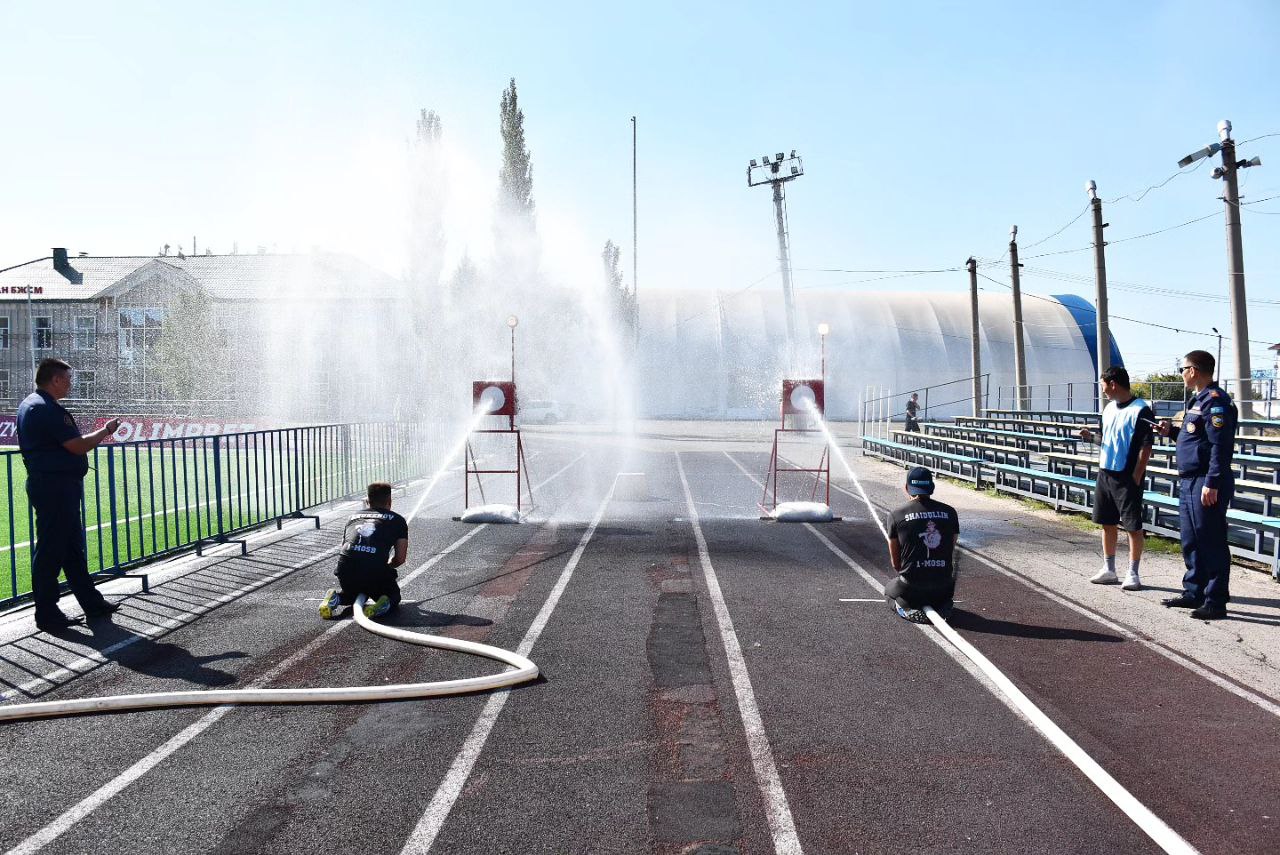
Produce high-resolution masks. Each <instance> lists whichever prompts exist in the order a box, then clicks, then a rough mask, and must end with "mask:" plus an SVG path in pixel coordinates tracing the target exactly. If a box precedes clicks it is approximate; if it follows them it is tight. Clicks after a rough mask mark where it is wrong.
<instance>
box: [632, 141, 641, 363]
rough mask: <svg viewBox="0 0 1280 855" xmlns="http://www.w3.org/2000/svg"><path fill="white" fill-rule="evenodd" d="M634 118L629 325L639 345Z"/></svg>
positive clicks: (638, 263)
mask: <svg viewBox="0 0 1280 855" xmlns="http://www.w3.org/2000/svg"><path fill="white" fill-rule="evenodd" d="M636 222H637V221H636V117H635V116H632V117H631V302H632V304H633V306H634V311H635V313H636V316H635V320H634V323H633V324H632V325H631V327H632V332H633V333H634V334H635V340H636V341H635V343H636V344H637V345H638V344H639V343H640V291H639V287H640V286H639V276H640V274H639V273H638V272H637V271H638V270H639V265H640V261H639V259H640V249H639V244H638V243H637V242H636V235H637V226H636Z"/></svg>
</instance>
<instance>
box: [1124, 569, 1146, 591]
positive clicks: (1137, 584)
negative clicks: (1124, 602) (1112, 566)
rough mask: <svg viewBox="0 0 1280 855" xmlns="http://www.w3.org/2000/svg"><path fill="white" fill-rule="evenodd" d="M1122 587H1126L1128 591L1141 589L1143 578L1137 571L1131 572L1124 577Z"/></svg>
mask: <svg viewBox="0 0 1280 855" xmlns="http://www.w3.org/2000/svg"><path fill="white" fill-rule="evenodd" d="M1120 587H1121V588H1124V589H1125V590H1126V591H1141V590H1142V580H1141V579H1139V578H1138V574H1137V573H1130V574H1129V575H1128V576H1125V577H1124V584H1123V585H1121V586H1120Z"/></svg>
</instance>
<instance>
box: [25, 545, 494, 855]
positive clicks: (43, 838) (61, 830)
mask: <svg viewBox="0 0 1280 855" xmlns="http://www.w3.org/2000/svg"><path fill="white" fill-rule="evenodd" d="M483 529H484V526H483V525H481V526H478V527H477V528H475V529H474V530H472V531H469V532H467V533H466V534H465V535H463V536H462V537H460V538H458V539H457V540H455V541H454V542H453V543H451V544H450V545H449V546H448V547H446V548H445V549H444V551H443V552H439V553H437V554H436V555H433V556H432V557H431V558H430V560H428V561H427V562H426V563H425V564H423V565H422V566H421V567H419V568H418V569H417V570H415V571H413V573H412V574H410V575H409V576H408V577H407V578H406V579H405V580H404V581H405V584H408V583H409V582H410V581H412V580H413V579H416V578H417V577H418V576H419V575H421V574H422V573H424V572H426V571H427V570H429V569H431V567H433V566H434V565H435V564H436V563H438V562H439V561H441V560H443V559H444V557H445V556H446V555H448V554H449V553H451V552H453V551H454V550H455V549H457V548H458V547H459V546H461V545H462V544H464V543H466V542H467V541H468V540H470V539H471V538H473V537H475V536H476V535H477V534H479V533H480V532H481V531H482V530H483ZM354 625H355V621H343V622H341V623H337V624H334V625H333V626H331V627H329V628H328V629H327V630H325V631H324V632H322V633H321V634H320V635H318V636H317V637H315V638H313V639H312V640H311V641H310V642H309V643H307V644H306V645H305V646H303V647H302V648H300V649H299V650H297V651H295V652H294V653H293V654H292V655H290V656H289V657H287V658H286V659H284V660H283V661H282V662H280V663H279V664H278V665H276V666H275V667H274V668H272V669H271V670H269V671H267V672H266V673H265V674H263V675H262V676H261V677H259V678H258V679H256V680H254V681H253V682H252V683H250V684H249V688H258V687H260V686H264V685H266V684H267V683H269V682H271V681H272V680H274V679H275V678H276V677H279V676H280V675H281V674H283V673H285V672H286V671H287V670H289V669H290V668H292V667H293V666H294V665H296V664H297V663H298V662H300V661H301V660H302V659H304V658H306V657H307V656H309V655H311V654H312V653H314V652H315V651H316V649H318V648H319V647H320V645H322V644H323V643H324V642H325V641H327V640H328V639H329V638H331V637H332V636H333V635H334V634H336V633H338V632H341V631H342V630H344V629H346V628H347V627H350V626H354ZM233 709H235V707H233V706H221V707H215V708H214V709H212V710H210V711H209V712H207V713H205V714H204V715H203V716H201V717H200V718H199V719H198V720H196V722H195V723H193V724H191V725H189V726H187V727H186V728H185V729H183V730H182V731H181V732H180V733H178V734H177V735H176V736H174V737H173V738H171V739H169V740H168V741H167V742H165V743H164V744H162V745H160V746H159V747H158V748H156V749H155V750H153V751H152V752H151V753H150V754H148V755H147V756H145V757H143V758H142V759H141V760H139V761H138V762H136V763H134V764H133V765H132V766H130V767H129V768H128V769H125V770H124V771H123V772H121V773H120V774H119V775H117V776H116V777H114V778H112V779H111V780H110V781H108V782H107V783H106V784H103V785H102V786H101V787H99V788H98V789H97V790H95V791H93V792H92V793H90V794H89V795H88V796H86V797H85V798H83V799H81V800H80V801H79V802H77V803H76V804H75V805H73V806H72V807H71V808H69V809H68V810H66V811H65V812H63V814H62V815H61V816H59V817H58V818H57V819H55V820H54V821H53V822H51V823H49V824H48V825H46V826H45V827H44V828H42V829H40V830H39V831H37V832H36V833H35V834H33V835H31V836H30V837H28V838H27V839H26V840H24V841H22V842H21V843H19V844H18V845H17V846H15V847H14V848H12V849H10V850H9V851H8V852H7V853H5V855H31V853H34V852H39V851H40V850H41V849H43V848H44V847H45V846H47V845H48V844H50V843H52V842H53V841H54V840H57V839H58V838H59V837H61V836H62V835H63V834H65V833H66V832H67V831H68V830H69V829H70V828H71V827H72V826H73V825H75V824H76V823H77V822H79V821H80V820H82V819H84V818H85V817H86V816H88V815H89V814H91V813H93V811H95V810H97V809H98V808H99V807H101V806H102V805H103V804H105V803H106V802H108V801H109V800H110V799H112V798H113V797H115V796H116V795H117V794H118V793H120V792H121V791H122V790H124V789H125V788H126V787H128V786H129V785H130V784H132V783H133V782H134V781H136V780H138V779H139V778H141V777H142V776H143V775H145V774H147V773H148V772H150V771H151V770H152V769H154V768H155V767H156V766H158V765H159V764H160V763H161V762H163V761H164V760H165V758H167V757H168V756H169V755H171V754H173V753H174V752H175V751H177V750H178V749H179V748H181V747H182V746H184V745H186V744H187V743H188V742H190V741H191V740H193V739H195V738H196V737H197V736H199V735H200V734H202V733H204V732H205V731H206V730H208V729H209V728H210V727H212V726H213V725H214V724H215V723H217V721H218V720H219V719H220V718H222V717H223V716H225V715H226V714H227V713H229V712H231V711H232V710H233Z"/></svg>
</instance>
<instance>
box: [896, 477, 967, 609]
mask: <svg viewBox="0 0 1280 855" xmlns="http://www.w3.org/2000/svg"><path fill="white" fill-rule="evenodd" d="M906 492H907V495H908V496H910V497H911V501H909V502H907V503H906V504H905V505H903V506H902V507H900V508H898V509H897V510H896V511H894V512H893V513H892V514H891V515H890V517H889V560H890V561H891V562H892V564H893V570H894V572H895V573H897V574H898V575H897V576H896V577H895V578H893V579H891V580H889V584H887V585H885V586H884V595H885V597H886V598H887V599H888V600H889V604H890V605H891V606H893V608H894V610H895V611H896V612H897V613H898V616H899V617H901V618H904V619H906V620H909V621H911V622H912V623H928V621H929V618H928V616H926V615H925V613H924V611H923V608H924V607H925V606H933V607H934V608H935V609H936V610H937V611H938V613H939V614H941V615H942V616H943V617H944V618H945V617H948V616H949V615H950V614H951V602H952V597H954V596H955V591H956V576H955V547H956V541H957V540H959V539H960V515H959V514H957V513H956V509H955V508H953V507H951V506H950V505H946V504H943V503H942V502H937V501H934V500H933V498H932V495H933V473H931V472H930V471H929V470H928V469H926V468H924V467H923V466H917V467H915V468H914V469H912V470H911V471H910V472H908V473H907V484H906Z"/></svg>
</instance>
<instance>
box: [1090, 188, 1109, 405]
mask: <svg viewBox="0 0 1280 855" xmlns="http://www.w3.org/2000/svg"><path fill="white" fill-rule="evenodd" d="M1084 189H1085V192H1087V193H1088V194H1089V199H1090V200H1092V201H1091V204H1092V205H1093V270H1094V279H1095V280H1096V281H1097V286H1098V296H1097V301H1098V311H1097V314H1096V315H1095V316H1094V317H1095V319H1096V320H1095V327H1096V328H1097V333H1098V340H1097V346H1096V348H1095V350H1097V354H1098V356H1097V359H1098V377H1099V378H1101V377H1102V372H1104V371H1106V370H1107V369H1108V368H1110V367H1111V327H1110V324H1109V323H1108V322H1107V253H1106V247H1107V242H1106V240H1105V239H1104V238H1103V237H1102V230H1103V229H1105V228H1106V227H1107V226H1109V225H1111V224H1110V223H1104V222H1102V199H1101V197H1099V196H1098V185H1097V184H1096V183H1095V182H1093V181H1090V182H1089V183H1088V184H1086V185H1085V186H1084ZM1106 406H1107V396H1106V394H1105V393H1104V392H1103V391H1102V382H1101V380H1099V381H1098V412H1102V411H1103V410H1104V409H1105V408H1106Z"/></svg>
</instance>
